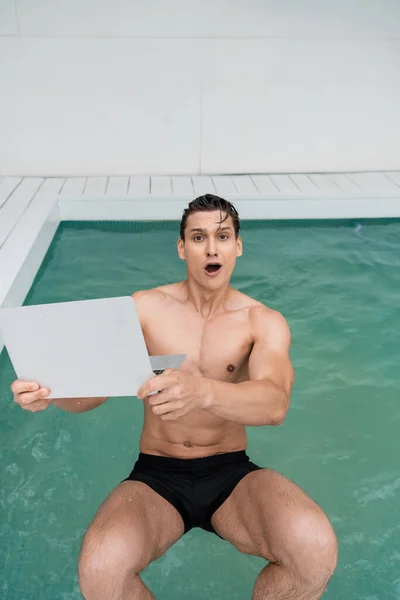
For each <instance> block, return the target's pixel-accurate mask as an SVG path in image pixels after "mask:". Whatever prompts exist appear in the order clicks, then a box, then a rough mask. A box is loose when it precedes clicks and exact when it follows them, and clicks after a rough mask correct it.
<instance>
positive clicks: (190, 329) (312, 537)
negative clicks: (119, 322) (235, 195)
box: [11, 194, 337, 600]
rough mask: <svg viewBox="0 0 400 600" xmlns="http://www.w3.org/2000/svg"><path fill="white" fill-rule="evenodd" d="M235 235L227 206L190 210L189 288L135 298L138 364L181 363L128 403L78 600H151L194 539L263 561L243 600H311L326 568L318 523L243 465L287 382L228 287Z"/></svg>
mask: <svg viewBox="0 0 400 600" xmlns="http://www.w3.org/2000/svg"><path fill="white" fill-rule="evenodd" d="M238 233H239V217H238V214H237V212H236V209H235V208H234V207H233V205H232V204H230V203H229V202H227V201H225V200H223V199H221V198H218V197H217V196H213V195H211V194H206V195H205V196H202V197H200V198H197V199H196V200H194V201H193V202H191V203H190V204H189V207H188V208H187V209H186V210H185V211H184V214H183V217H182V222H181V231H180V238H179V240H178V254H179V257H180V258H181V259H182V260H184V261H186V266H187V280H185V281H182V282H179V283H174V284H171V285H166V286H162V287H158V288H155V289H152V290H146V291H139V292H136V293H135V294H133V298H134V300H135V303H136V306H137V310H138V314H139V318H140V322H141V326H142V329H143V333H144V336H145V340H146V344H147V348H148V351H149V354H150V355H160V354H175V353H185V354H187V356H188V358H187V359H186V361H185V362H184V363H183V365H182V367H181V368H180V369H179V370H173V369H168V370H166V371H165V372H164V373H162V374H161V375H158V376H156V377H153V378H151V379H150V380H149V381H148V382H146V383H145V384H144V385H143V386H142V387H141V389H140V390H139V391H138V398H139V399H140V400H142V401H143V404H144V415H145V418H144V427H143V431H142V435H141V440H140V454H139V456H138V460H137V462H136V464H135V466H134V469H133V471H132V473H131V474H130V475H129V477H128V478H127V479H126V480H125V481H123V482H122V483H120V484H119V485H117V487H116V489H115V490H114V491H112V492H111V494H110V495H109V496H108V498H107V499H106V500H105V501H104V503H103V505H102V506H101V507H100V509H99V511H98V512H97V514H96V515H95V517H94V520H93V522H92V523H91V525H90V527H89V528H88V531H87V532H86V534H85V536H84V540H83V544H82V549H81V553H80V559H79V581H80V587H81V591H82V594H83V596H84V597H85V598H86V600H99V598H104V600H150V599H151V598H153V599H154V596H153V594H152V593H151V592H150V590H149V589H148V588H147V587H146V586H145V585H144V583H143V582H142V580H141V578H140V573H141V571H143V569H145V567H146V566H147V565H148V564H149V563H150V562H151V561H154V560H156V559H157V558H159V557H160V556H162V555H163V554H164V553H165V552H166V551H167V550H168V548H170V547H171V546H172V545H173V544H174V543H175V542H176V541H177V540H179V538H180V537H181V536H182V535H183V534H184V533H186V532H187V531H189V530H190V529H191V528H192V527H202V528H203V529H205V530H207V531H210V532H214V533H216V534H217V535H218V536H220V537H221V538H223V539H224V540H227V541H228V542H230V543H231V544H233V545H234V546H236V548H237V549H238V550H240V551H241V552H244V553H247V554H252V555H257V556H260V557H262V558H264V559H265V560H266V561H268V564H267V565H266V566H265V567H264V568H263V569H262V571H261V573H260V574H259V576H258V578H257V580H256V582H255V587H254V592H253V600H269V599H274V600H316V599H317V598H320V597H321V596H322V594H323V593H324V591H325V589H326V586H327V583H328V581H329V579H330V577H331V575H332V574H333V572H334V570H335V568H336V561H337V543H336V537H335V534H334V532H333V530H332V527H331V525H330V523H329V521H328V519H327V517H326V516H325V514H324V513H323V512H322V510H321V509H320V508H319V507H318V506H317V505H316V504H315V503H314V502H313V501H312V500H311V499H310V498H309V497H308V496H306V494H305V493H304V492H303V491H302V490H301V489H300V488H299V487H297V486H296V485H295V484H294V483H292V482H291V481H289V480H288V479H286V478H285V477H283V476H282V475H280V474H279V473H277V472H274V471H272V470H270V469H268V468H261V467H259V466H257V465H255V464H254V463H252V462H250V460H249V457H248V456H247V453H246V447H247V439H246V429H245V427H246V425H248V426H251V425H258V426H260V425H279V424H281V423H282V421H283V420H284V418H285V415H286V412H287V410H288V407H289V398H290V393H291V389H292V385H293V380H294V376H293V369H292V365H291V362H290V358H289V347H290V332H289V328H288V325H287V323H286V321H285V319H284V318H283V317H282V315H281V314H279V313H278V312H275V311H273V310H271V309H269V308H267V307H266V306H264V305H262V304H261V303H260V302H257V301H255V300H253V299H251V298H249V297H248V296H245V295H244V294H242V293H240V292H239V291H237V290H235V289H233V288H232V287H231V286H230V278H231V275H232V271H233V269H234V266H235V262H236V258H237V257H238V256H241V254H242V241H241V238H240V237H239V235H238ZM217 265H218V267H217ZM11 388H12V391H13V393H14V399H15V401H16V402H17V403H18V404H20V405H21V406H22V407H23V408H25V409H27V410H31V411H32V412H35V411H38V410H43V409H45V408H47V406H48V405H49V404H50V403H52V404H55V405H56V406H58V407H59V408H62V409H64V410H67V411H71V412H83V411H86V410H91V409H93V408H96V407H97V406H99V405H100V404H102V403H103V402H105V401H106V400H107V398H80V399H71V398H64V399H57V400H49V399H47V398H46V395H49V390H44V389H42V388H40V386H39V384H34V383H32V382H22V381H16V382H14V383H13V384H12V386H11ZM155 391H158V392H159V393H158V394H156V395H154V394H152V395H149V394H151V392H155ZM288 451H290V452H291V451H292V450H289V449H288Z"/></svg>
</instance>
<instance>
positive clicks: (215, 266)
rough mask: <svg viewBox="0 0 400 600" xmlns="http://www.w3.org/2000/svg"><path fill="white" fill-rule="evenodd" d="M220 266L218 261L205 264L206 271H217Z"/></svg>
mask: <svg viewBox="0 0 400 600" xmlns="http://www.w3.org/2000/svg"><path fill="white" fill-rule="evenodd" d="M220 268H221V265H220V264H219V263H211V264H209V265H207V266H206V271H207V273H217V271H219V270H220Z"/></svg>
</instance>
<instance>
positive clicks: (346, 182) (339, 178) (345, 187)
mask: <svg viewBox="0 0 400 600" xmlns="http://www.w3.org/2000/svg"><path fill="white" fill-rule="evenodd" d="M324 177H328V178H329V179H330V180H331V182H332V183H333V184H334V185H335V186H336V187H335V188H334V189H335V191H336V192H337V191H338V190H341V191H342V192H357V191H359V190H360V188H359V187H358V185H357V184H356V183H354V181H352V180H351V179H349V178H348V177H347V175H345V174H344V173H332V174H329V175H324Z"/></svg>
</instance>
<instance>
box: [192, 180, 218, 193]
mask: <svg viewBox="0 0 400 600" xmlns="http://www.w3.org/2000/svg"><path fill="white" fill-rule="evenodd" d="M192 183H193V188H194V194H195V196H196V197H197V196H203V195H204V194H216V189H215V185H214V183H213V180H212V177H209V176H208V175H194V176H193V177H192Z"/></svg>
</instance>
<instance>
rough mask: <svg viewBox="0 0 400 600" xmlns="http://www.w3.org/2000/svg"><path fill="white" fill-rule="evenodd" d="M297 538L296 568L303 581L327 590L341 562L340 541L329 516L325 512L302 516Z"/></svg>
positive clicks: (297, 526) (295, 533) (297, 525)
mask: <svg viewBox="0 0 400 600" xmlns="http://www.w3.org/2000/svg"><path fill="white" fill-rule="evenodd" d="M294 539H295V545H294V546H295V548H296V550H297V552H296V558H295V559H294V565H295V566H296V570H297V574H298V576H299V578H300V579H301V580H303V581H306V582H307V584H308V587H310V588H313V589H314V588H315V589H318V590H319V589H325V587H326V586H327V584H328V581H329V579H330V578H331V577H332V575H333V573H334V572H335V569H336V565H337V559H338V543H337V538H336V535H335V532H334V531H333V528H332V526H331V524H330V523H329V521H328V519H327V517H326V516H325V515H324V514H323V513H322V511H321V512H320V513H316V514H310V515H307V516H303V517H300V518H299V519H298V521H297V524H296V527H295V532H294Z"/></svg>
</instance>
